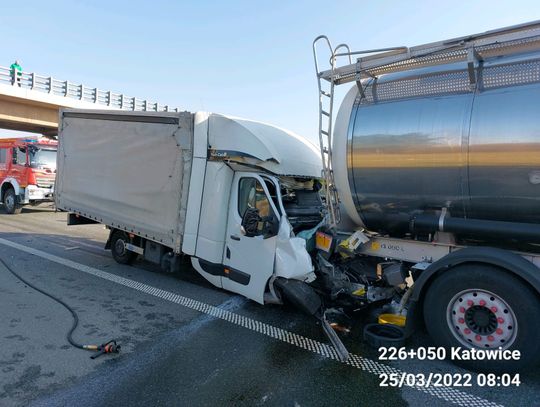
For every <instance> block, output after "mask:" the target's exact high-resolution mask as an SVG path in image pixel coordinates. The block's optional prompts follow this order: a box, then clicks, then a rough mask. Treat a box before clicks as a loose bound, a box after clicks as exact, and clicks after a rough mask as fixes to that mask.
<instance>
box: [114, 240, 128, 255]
mask: <svg viewBox="0 0 540 407" xmlns="http://www.w3.org/2000/svg"><path fill="white" fill-rule="evenodd" d="M114 251H115V252H116V254H117V255H118V256H123V255H124V254H126V244H125V243H124V241H123V240H122V239H117V240H116V242H115V243H114Z"/></svg>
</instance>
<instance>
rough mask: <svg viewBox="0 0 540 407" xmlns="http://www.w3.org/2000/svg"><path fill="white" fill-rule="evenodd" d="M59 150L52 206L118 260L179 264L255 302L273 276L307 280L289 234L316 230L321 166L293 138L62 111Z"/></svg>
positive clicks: (262, 128) (254, 128) (212, 120)
mask: <svg viewBox="0 0 540 407" xmlns="http://www.w3.org/2000/svg"><path fill="white" fill-rule="evenodd" d="M59 141H60V144H59V145H60V147H59V155H58V177H57V178H58V180H57V191H56V203H57V206H58V208H60V209H62V210H65V211H68V212H69V213H70V217H69V219H70V223H88V222H99V223H103V224H105V225H107V226H108V227H109V228H110V229H111V234H110V238H109V242H108V247H109V248H111V250H112V254H113V256H114V258H115V259H116V260H117V261H119V262H121V263H129V262H130V261H132V260H133V259H134V257H136V256H137V255H142V256H144V257H145V258H146V259H148V260H150V261H153V262H155V263H161V264H162V265H163V266H164V267H171V266H174V263H175V262H176V261H177V258H178V256H177V255H179V254H185V255H188V256H191V259H192V264H193V266H194V267H195V269H196V270H197V271H198V272H199V273H200V274H202V275H203V276H204V277H205V278H206V279H207V280H209V281H210V282H211V283H212V284H214V285H216V286H218V287H223V288H225V289H228V290H231V291H234V292H237V293H240V294H243V295H245V296H246V297H248V298H251V299H253V300H255V301H257V302H260V303H263V302H265V293H266V294H267V297H268V295H271V290H269V287H268V283H269V280H270V279H271V278H272V277H274V278H277V277H282V278H286V279H296V280H298V281H309V280H310V279H313V266H312V263H311V259H310V256H309V255H308V253H307V251H306V250H305V241H304V240H303V239H300V238H297V237H294V233H293V230H296V231H298V230H302V229H306V228H309V227H313V226H315V225H316V224H317V223H319V222H320V221H321V219H322V216H321V210H322V202H321V200H320V198H319V193H318V187H319V185H320V184H319V183H318V181H317V179H318V177H319V176H320V155H319V153H318V150H317V149H316V148H315V147H314V146H313V145H312V144H310V143H309V142H307V141H306V140H304V139H302V138H301V137H299V136H297V135H295V134H293V133H290V132H288V131H285V130H282V129H279V128H277V127H273V126H270V125H267V124H263V123H259V122H254V121H249V120H242V119H237V118H232V117H227V116H223V115H218V114H208V113H202V112H199V113H189V112H183V113H141V112H136V113H134V112H111V111H82V110H64V111H62V112H61V127H60V132H59ZM288 213H289V214H290V216H288ZM246 222H247V223H246ZM267 299H268V300H269V301H271V300H272V299H271V298H270V299H269V298H267ZM273 300H274V301H277V299H275V298H274V299H273Z"/></svg>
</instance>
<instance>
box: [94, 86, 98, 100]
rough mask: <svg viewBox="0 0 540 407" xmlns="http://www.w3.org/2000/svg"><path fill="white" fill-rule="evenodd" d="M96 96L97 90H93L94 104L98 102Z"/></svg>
mask: <svg viewBox="0 0 540 407" xmlns="http://www.w3.org/2000/svg"><path fill="white" fill-rule="evenodd" d="M97 94H98V88H94V103H97V101H98V97H97Z"/></svg>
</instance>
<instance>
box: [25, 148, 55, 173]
mask: <svg viewBox="0 0 540 407" xmlns="http://www.w3.org/2000/svg"><path fill="white" fill-rule="evenodd" d="M29 159H30V167H32V168H51V169H56V150H53V149H43V148H38V147H33V148H30V152H29Z"/></svg>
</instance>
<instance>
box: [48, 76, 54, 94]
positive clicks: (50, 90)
mask: <svg viewBox="0 0 540 407" xmlns="http://www.w3.org/2000/svg"><path fill="white" fill-rule="evenodd" d="M49 93H53V78H52V76H49Z"/></svg>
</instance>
